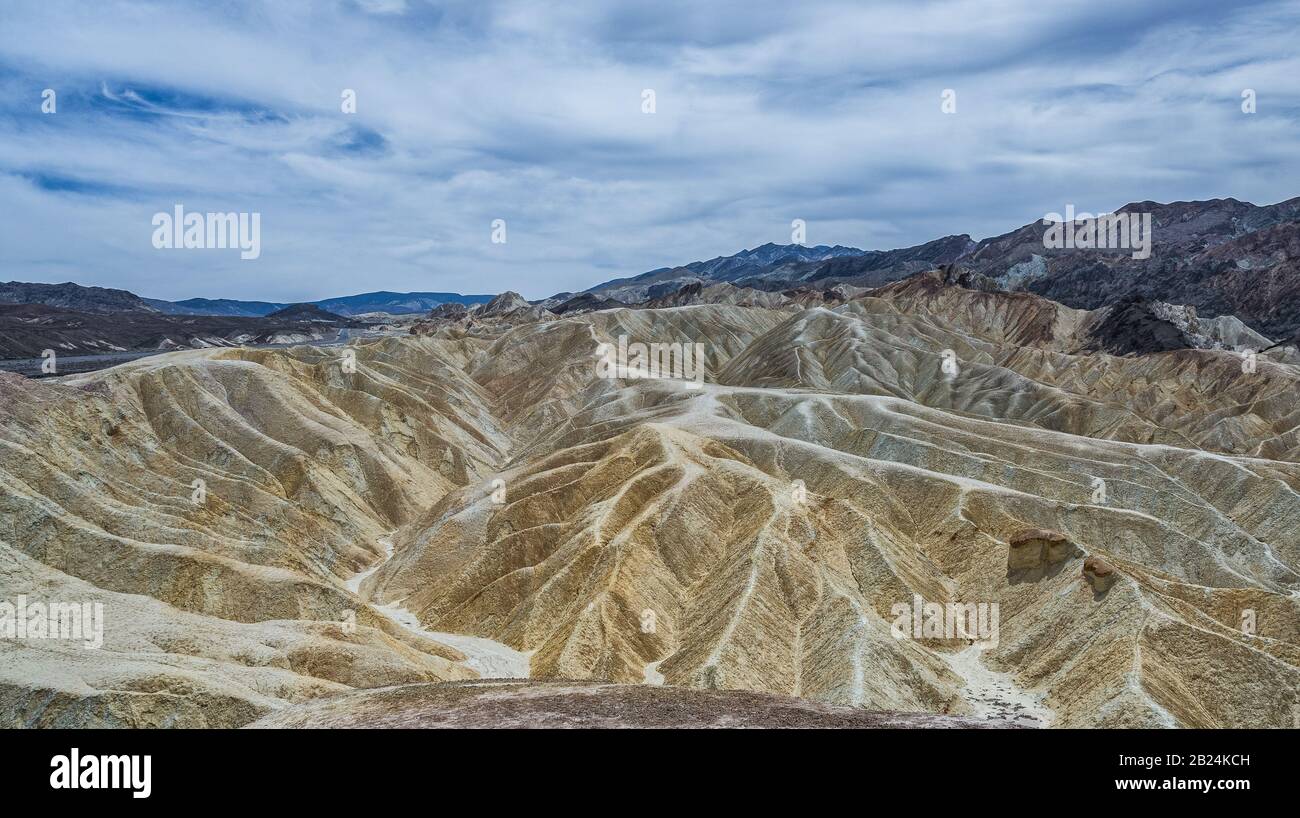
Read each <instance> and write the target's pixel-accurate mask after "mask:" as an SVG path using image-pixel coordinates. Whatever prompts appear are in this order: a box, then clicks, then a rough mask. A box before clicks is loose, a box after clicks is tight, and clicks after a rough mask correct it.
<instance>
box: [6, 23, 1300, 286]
mask: <svg viewBox="0 0 1300 818" xmlns="http://www.w3.org/2000/svg"><path fill="white" fill-rule="evenodd" d="M1297 24H1300V10H1298V9H1297V7H1296V5H1295V4H1294V3H1290V2H1256V3H1238V4H1223V3H1217V2H1216V3H1209V2H1185V1H1180V2H1172V0H1170V1H1168V2H1153V3H1145V4H1131V3H1122V2H1064V3H1055V4H1050V5H1043V4H1038V3H1030V2H1003V3H994V4H990V3H973V2H965V1H964V0H962V1H959V2H928V3H916V2H907V3H903V2H898V3H879V4H872V5H871V6H870V7H869V8H864V7H860V6H859V5H857V4H847V3H805V4H797V5H794V4H782V5H775V4H774V5H773V7H772V8H770V9H765V10H764V9H754V8H752V7H751V4H747V3H698V2H694V3H686V2H682V3H665V2H645V3H618V4H614V3H581V2H578V3H570V4H564V6H563V7H562V8H558V9H550V10H547V9H544V8H541V7H539V6H538V4H535V3H524V2H472V3H471V2H463V3H461V2H452V3H428V2H422V1H421V0H406V2H400V1H399V0H366V1H365V2H362V1H361V0H357V1H356V2H351V1H349V2H335V3H307V2H278V3H241V2H228V3H222V4H209V3H192V4H178V3H170V2H169V3H153V2H103V3H95V4H76V5H75V6H74V5H55V4H49V3H44V2H16V3H6V4H5V5H4V7H3V8H2V9H0V32H2V33H0V94H2V95H3V99H4V100H5V102H4V107H3V109H0V196H2V197H3V200H4V201H5V202H6V204H7V205H8V207H7V208H6V214H5V218H4V219H3V220H0V248H2V249H0V263H2V265H3V275H4V277H5V278H12V279H18V280H29V281H64V280H74V281H77V282H79V283H83V284H97V285H101V286H115V287H124V288H127V289H131V290H133V291H135V292H138V293H140V294H142V295H147V296H151V297H160V298H186V297H192V296H208V297H239V298H260V299H267V300H277V301H288V300H300V299H313V298H321V297H326V296H332V295H338V294H340V293H346V292H355V291H362V290H367V289H389V290H459V291H464V292H485V291H486V292H495V291H500V290H504V289H515V290H518V291H520V292H523V293H524V294H525V295H528V296H530V297H540V296H544V295H549V294H551V293H554V292H557V291H561V290H577V289H582V288H585V287H587V286H590V285H592V284H595V283H597V282H598V281H601V280H604V279H608V278H612V277H616V276H621V275H630V274H635V273H638V272H641V271H644V270H647V269H651V268H655V267H660V266H664V265H670V264H675V263H683V262H687V261H691V260H694V259H697V258H708V257H712V256H716V255H720V254H727V253H731V252H735V251H737V250H739V249H741V248H743V247H752V246H754V245H757V244H761V243H764V242H767V241H775V242H781V243H784V242H788V241H789V237H790V221H791V220H792V219H796V218H801V219H804V220H805V221H806V222H807V224H808V241H809V242H810V243H814V244H845V245H853V246H858V247H864V248H890V247H898V246H906V245H909V244H916V243H920V242H923V241H927V240H929V239H933V238H936V237H939V236H942V235H946V234H951V233H956V232H970V233H972V234H974V235H975V236H976V237H977V238H979V237H982V236H985V235H990V234H995V233H998V232H1002V231H1005V230H1009V229H1012V228H1014V227H1017V226H1019V225H1021V224H1023V223H1025V222H1026V221H1029V220H1031V219H1033V218H1036V217H1038V216H1041V215H1042V214H1043V213H1046V212H1049V211H1059V210H1061V209H1062V208H1063V207H1064V205H1065V204H1066V203H1067V202H1068V203H1074V204H1076V205H1077V206H1078V207H1079V209H1080V210H1091V211H1099V210H1106V209H1112V208H1115V207H1118V206H1119V205H1122V204H1124V203H1125V202H1128V201H1137V200H1146V199H1155V200H1176V199H1198V198H1201V199H1203V198H1213V197H1223V196H1234V197H1237V198H1241V199H1248V200H1251V201H1255V202H1256V203H1267V202H1274V201H1278V200H1281V199H1286V198H1290V197H1292V196H1295V195H1297V193H1300V191H1298V190H1296V189H1295V186H1294V185H1295V180H1296V179H1297V178H1300V177H1298V176H1297V173H1296V170H1297V161H1298V160H1297V158H1296V157H1297V156H1300V151H1297V148H1298V147H1300V144H1298V143H1300V128H1298V127H1297V125H1298V124H1300V92H1298V91H1297V90H1296V87H1295V83H1294V81H1293V79H1292V78H1293V77H1294V76H1296V75H1298V74H1300V55H1298V54H1297V49H1296V46H1295V42H1294V39H1295V38H1294V32H1295V31H1296V30H1297ZM46 88H51V89H54V90H55V91H56V92H57V95H58V96H57V100H58V112H57V113H56V114H42V113H41V109H40V105H41V92H42V90H43V89H46ZM1247 88H1249V89H1253V90H1254V91H1255V92H1256V94H1257V98H1258V111H1257V113H1255V114H1252V115H1247V114H1243V113H1242V110H1241V106H1240V101H1241V93H1242V91H1243V90H1244V89H1247ZM344 89H351V90H353V91H355V93H356V102H357V104H356V112H355V113H344V112H343V111H342V110H341V105H340V100H341V94H342V93H343V91H344ZM644 89H653V90H654V92H655V103H656V104H655V112H654V113H653V114H647V113H643V110H642V92H643V90H644ZM945 89H952V90H954V91H955V92H956V104H957V112H956V113H955V114H944V113H943V112H942V111H941V108H940V103H941V94H942V93H943V91H944V90H945ZM176 203H183V204H184V205H185V207H186V208H187V209H190V210H196V211H201V210H209V211H215V210H234V211H257V212H260V213H261V214H262V244H263V250H262V254H261V256H260V258H258V259H257V260H256V261H245V262H241V261H240V260H239V258H238V256H237V255H235V254H228V253H221V252H191V253H183V254H176V253H169V252H166V251H158V250H155V249H154V248H153V247H152V246H151V244H150V235H151V232H152V228H151V226H150V219H151V217H152V215H153V214H154V213H156V212H159V211H170V210H171V208H172V206H173V205H174V204H176ZM494 219H504V220H506V223H507V224H508V229H509V232H508V236H509V238H508V241H507V242H506V243H505V244H494V243H492V242H491V240H490V235H491V223H492V221H493V220H494Z"/></svg>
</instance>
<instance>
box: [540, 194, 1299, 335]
mask: <svg viewBox="0 0 1300 818" xmlns="http://www.w3.org/2000/svg"><path fill="white" fill-rule="evenodd" d="M1117 212H1120V213H1150V214H1151V223H1152V227H1153V238H1154V240H1153V243H1152V248H1151V255H1150V257H1149V258H1145V259H1140V258H1133V257H1132V253H1131V252H1130V251H1128V250H1081V249H1059V250H1058V249H1047V248H1045V247H1044V243H1043V236H1044V233H1045V232H1046V231H1047V230H1048V225H1047V223H1045V222H1043V221H1042V220H1038V221H1034V222H1031V223H1029V224H1027V225H1025V226H1023V227H1021V228H1019V229H1017V230H1013V231H1011V232H1009V233H1004V234H1002V235H1000V236H993V237H991V238H987V239H984V240H982V241H975V240H974V239H972V238H971V237H970V236H969V235H965V234H962V235H955V236H945V237H943V238H940V239H935V240H933V241H929V242H926V243H924V244H919V245H916V246H914V247H904V248H901V249H896V250H859V249H856V248H853V247H841V246H835V247H826V246H819V247H802V246H799V245H778V244H765V245H762V246H761V247H756V248H754V249H752V250H745V251H743V252H740V253H737V254H735V255H732V256H719V257H718V258H714V259H710V260H708V261H696V262H692V263H690V264H686V265H683V266H680V267H662V268H659V269H657V270H651V271H649V272H646V273H642V274H640V275H637V276H633V277H631V278H620V279H615V280H613V281H607V282H604V283H603V284H598V285H596V286H595V287H591V288H590V289H588V290H586V291H585V292H586V293H589V294H591V295H592V296H596V297H600V298H606V299H613V300H616V301H621V302H623V303H640V302H643V301H647V300H653V299H657V298H662V297H665V296H668V295H670V294H672V293H674V292H676V291H677V290H679V289H681V288H682V287H683V286H686V285H688V284H694V283H697V282H700V283H703V284H705V285H708V284H713V283H718V282H729V283H732V284H735V285H736V286H739V287H750V288H754V289H760V290H769V291H777V290H785V289H792V288H797V287H813V288H816V289H827V288H829V287H831V286H834V285H836V284H841V283H843V284H849V285H854V286H859V287H879V286H882V285H884V284H888V283H890V282H893V281H898V280H900V279H903V278H906V277H907V276H909V275H912V274H914V273H917V272H921V271H923V270H929V269H933V268H936V267H938V266H940V265H944V264H957V265H959V266H961V267H963V268H966V269H969V270H972V271H974V272H978V273H982V274H983V275H986V276H988V277H990V278H992V279H994V281H995V282H996V283H997V285H998V286H1000V287H1002V288H1004V289H1009V290H1026V291H1029V292H1033V293H1037V294H1039V295H1043V296H1046V297H1048V298H1051V299H1052V300H1054V301H1059V302H1061V303H1064V304H1066V305H1068V306H1072V307H1080V308H1085V309H1095V308H1097V307H1100V306H1102V305H1104V304H1109V303H1113V302H1116V301H1119V300H1121V299H1123V298H1126V297H1130V296H1134V297H1140V298H1146V299H1156V300H1160V301H1166V302H1171V303H1175V304H1187V305H1191V306H1194V307H1196V309H1197V310H1198V312H1199V313H1200V314H1201V315H1203V316H1214V315H1224V314H1235V315H1236V316H1237V317H1239V318H1241V319H1242V320H1243V321H1246V322H1247V323H1248V324H1251V325H1252V326H1254V327H1255V328H1256V329H1258V330H1260V331H1262V332H1264V333H1266V334H1273V335H1278V334H1281V333H1286V332H1291V331H1293V330H1295V329H1297V328H1300V198H1294V199H1289V200H1287V201H1285V202H1279V203H1278V204H1273V205H1266V206H1258V205H1254V204H1251V203H1249V202H1242V201H1238V200H1236V199H1211V200H1209V201H1196V202H1172V203H1169V204H1160V203H1158V202H1149V201H1148V202H1135V203H1132V204H1128V205H1125V206H1124V207H1122V208H1120V209H1119V210H1118V211H1117ZM572 295H573V294H572V293H561V294H559V295H557V296H554V297H553V298H551V299H547V300H546V301H545V302H542V303H543V304H547V303H548V302H549V303H553V304H560V303H562V302H564V301H565V300H567V299H569V298H571V297H572Z"/></svg>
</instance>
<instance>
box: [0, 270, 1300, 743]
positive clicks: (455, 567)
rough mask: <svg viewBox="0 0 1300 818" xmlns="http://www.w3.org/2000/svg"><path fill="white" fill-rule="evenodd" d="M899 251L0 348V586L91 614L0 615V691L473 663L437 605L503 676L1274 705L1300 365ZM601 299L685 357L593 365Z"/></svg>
mask: <svg viewBox="0 0 1300 818" xmlns="http://www.w3.org/2000/svg"><path fill="white" fill-rule="evenodd" d="M935 281H936V280H935V279H934V278H933V277H930V278H922V279H915V280H911V281H908V282H902V283H901V284H900V285H895V286H891V287H888V288H885V289H883V290H879V291H876V292H874V293H870V294H868V295H866V296H864V297H860V298H856V299H854V300H851V301H848V302H846V303H841V304H838V305H828V306H814V307H809V308H804V307H798V306H795V307H791V306H789V305H784V306H782V307H781V308H779V309H777V308H769V307H764V306H742V305H738V304H694V305H688V306H672V307H665V308H661V309H639V310H638V309H613V310H603V311H598V312H588V313H581V314H575V315H564V316H560V317H556V316H553V315H549V314H545V315H543V314H542V313H544V311H540V310H536V309H535V308H523V307H521V308H520V309H519V310H515V311H514V313H510V312H504V313H503V314H502V315H499V316H492V317H491V318H490V319H489V320H486V321H480V322H477V323H476V324H475V325H474V326H472V327H467V326H466V325H464V324H460V323H457V322H455V321H447V322H444V323H443V324H441V325H439V326H435V327H433V328H432V329H431V330H429V332H428V333H427V334H424V335H418V336H413V337H409V338H390V339H385V340H383V341H379V342H372V343H362V344H357V345H353V346H351V347H348V348H346V349H342V350H340V349H330V350H320V349H312V348H307V347H300V348H294V349H290V350H257V351H253V350H240V349H227V350H203V351H195V352H183V353H175V354H170V355H165V356H159V357H155V358H151V359H148V360H146V361H140V362H136V363H133V364H128V365H125V366H121V367H117V368H115V369H111V370H106V371H103V372H98V373H94V374H90V375H83V376H74V377H66V378H60V379H49V380H46V381H39V382H37V381H26V380H24V379H22V378H19V377H16V376H12V377H4V376H0V377H4V380H3V382H2V383H0V410H2V411H3V413H4V415H3V417H4V420H3V432H2V434H0V489H2V492H0V520H2V522H0V598H4V599H11V600H12V599H13V598H15V597H16V596H18V595H19V594H27V595H29V596H33V597H35V596H42V597H48V598H51V599H67V600H77V601H81V600H91V599H93V600H96V601H102V602H103V603H104V606H105V617H106V626H105V631H104V646H103V647H102V648H101V649H99V650H86V649H85V648H84V647H83V646H82V645H81V644H79V643H75V642H69V641H64V640H43V641H39V640H26V641H22V640H12V639H4V640H0V652H2V653H3V657H4V661H3V663H0V668H2V669H0V713H2V714H4V723H6V724H9V725H53V724H61V725H77V724H109V725H204V724H206V725H223V726H224V725H239V724H244V723H248V722H251V721H253V720H254V719H257V718H259V717H262V716H266V715H268V714H272V713H274V712H277V711H279V710H282V709H284V708H286V707H287V706H289V705H291V704H295V703H301V702H306V701H308V700H314V699H319V698H321V697H327V696H332V695H335V694H337V693H341V692H345V691H347V690H349V689H354V688H375V687H383V686H389V685H398V684H407V683H417V682H436V681H444V680H454V679H467V678H473V677H474V676H475V675H478V671H479V670H481V669H483V668H485V667H490V665H488V664H483V663H482V662H478V663H477V664H476V662H475V658H476V657H475V656H473V655H470V654H473V653H474V651H476V650H478V645H479V644H480V643H477V642H465V641H463V640H460V639H458V638H457V637H454V636H452V635H456V634H459V635H462V636H474V637H480V638H482V639H488V640H492V641H493V642H495V643H499V644H500V645H501V646H502V650H503V651H505V653H504V654H503V655H505V657H506V660H507V665H508V663H509V662H513V661H515V658H516V657H522V661H524V662H526V664H527V667H528V672H529V674H530V675H531V676H532V677H534V678H548V677H560V678H571V679H597V680H607V681H612V682H619V683H650V684H667V685H677V686H685V687H692V688H710V689H718V690H727V689H746V690H754V691H764V692H772V693H782V694H793V695H796V696H800V697H804V698H808V699H814V700H818V701H821V702H824V703H828V704H835V705H850V706H856V707H863V708H867V709H870V710H877V711H880V710H884V711H912V712H927V713H946V714H954V715H969V716H975V717H983V716H986V715H988V714H989V713H990V712H991V711H1007V712H1010V711H1015V712H1014V713H1013V716H1012V717H1013V718H1018V719H1020V718H1022V714H1023V718H1022V720H1023V721H1025V722H1027V723H1032V724H1042V725H1053V726H1139V725H1142V726H1146V725H1150V726H1196V727H1216V726H1282V725H1286V726H1290V725H1292V724H1293V719H1294V718H1295V714H1296V712H1298V711H1297V701H1298V700H1297V694H1296V691H1297V690H1298V689H1300V574H1297V568H1298V567H1300V535H1298V534H1297V531H1300V498H1298V497H1297V491H1300V465H1298V463H1297V453H1298V452H1300V439H1298V438H1297V426H1298V425H1300V416H1298V415H1297V412H1298V410H1297V401H1296V395H1297V386H1300V383H1298V381H1300V369H1297V367H1295V366H1293V365H1290V364H1286V363H1281V362H1280V361H1281V360H1282V359H1280V358H1277V359H1275V358H1273V357H1270V356H1272V355H1273V353H1269V354H1267V355H1260V356H1259V357H1258V358H1257V359H1252V365H1251V366H1249V367H1246V366H1243V357H1242V356H1241V355H1239V354H1237V353H1235V352H1232V351H1228V350H1202V349H1178V350H1174V351H1170V352H1160V353H1153V354H1137V355H1130V356H1126V357H1117V356H1114V355H1110V354H1107V353H1105V352H1101V351H1096V345H1095V344H1093V343H1091V341H1092V340H1094V339H1095V337H1096V328H1097V327H1098V326H1099V325H1100V323H1101V322H1102V321H1103V320H1104V318H1105V316H1104V315H1100V314H1098V313H1089V312H1086V311H1080V310H1072V309H1069V308H1066V307H1063V306H1061V305H1058V304H1055V303H1054V302H1050V301H1046V300H1045V299H1042V298H1040V297H1038V296H1034V295H1030V294H1027V293H1001V292H981V291H978V290H972V289H965V288H963V287H959V286H951V285H944V284H943V283H942V282H940V283H939V284H936V283H935ZM620 336H626V338H627V339H630V340H631V341H633V342H643V343H651V342H654V343H683V344H702V345H703V348H704V349H705V351H706V357H707V361H708V367H707V375H706V377H705V378H704V383H703V384H702V385H701V386H699V388H692V386H693V384H691V383H689V382H687V381H683V380H673V379H623V380H615V379H606V378H602V377H597V367H596V366H595V363H596V361H597V356H598V352H599V350H600V349H601V347H600V346H599V345H600V344H602V343H606V344H611V345H617V344H618V340H619V338H620ZM195 481H202V482H201V483H198V484H196V482H195ZM196 485H199V486H202V488H203V500H202V502H196V500H195V492H196V488H195V486H196ZM1030 530H1045V531H1047V532H1051V533H1052V535H1053V536H1059V537H1062V538H1064V539H1063V540H1062V542H1066V543H1068V547H1064V548H1062V549H1059V553H1054V556H1052V557H1050V558H1046V559H1040V560H1039V561H1038V562H1035V561H1034V560H1033V559H1026V558H1025V557H1024V556H1023V553H1022V552H1018V553H1021V556H1015V555H1013V554H1012V551H1013V550H1014V549H1013V548H1012V546H1011V543H1012V542H1013V541H1017V538H1018V537H1022V535H1023V533H1024V532H1025V531H1030ZM381 540H383V542H382V543H381ZM1053 542H1055V541H1053ZM386 545H387V546H391V556H390V555H389V553H388V549H387V548H386ZM1049 550H1050V549H1049ZM1044 553H1046V552H1044ZM1085 562H1087V563H1088V569H1087V570H1086V571H1085ZM918 597H919V598H921V599H923V600H927V601H933V602H939V603H945V602H959V603H972V604H996V605H997V606H998V609H999V611H1000V627H999V629H998V634H997V640H996V644H992V643H982V644H980V645H974V646H972V645H970V644H969V640H965V639H959V638H938V639H935V638H901V639H900V638H896V637H897V636H898V634H897V633H895V632H894V630H893V629H892V628H891V625H892V624H893V623H894V622H895V619H896V617H897V614H896V613H895V612H894V609H895V606H897V605H899V604H904V605H906V606H910V605H911V604H912V603H913V600H914V599H916V598H918ZM1247 620H1249V623H1250V624H1249V627H1247V626H1246V625H1245V624H1244V623H1245V622H1246V621H1247ZM403 623H405V624H403ZM438 634H443V635H445V636H444V637H443V641H439V636H438ZM467 652H468V654H467ZM476 668H477V669H476Z"/></svg>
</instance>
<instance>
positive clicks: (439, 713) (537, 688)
mask: <svg viewBox="0 0 1300 818" xmlns="http://www.w3.org/2000/svg"><path fill="white" fill-rule="evenodd" d="M1005 726H1008V725H1005V724H1003V723H999V722H989V721H983V720H980V719H968V718H959V717H956V716H942V715H933V714H929V713H878V712H870V711H867V710H859V709H857V708H852V707H836V706H833V705H827V704H821V703H819V702H813V701H808V700H807V699H796V698H794V697H792V696H780V695H775V694H771V693H754V692H751V691H745V690H729V691H717V690H685V689H681V688H671V687H648V686H644V685H615V684H602V683H599V682H575V681H557V682H525V681H517V680H515V681H512V680H502V681H490V682H451V683H446V684H433V685H430V684H423V685H406V686H403V687H390V688H383V689H380V690H365V691H358V692H355V693H346V694H343V695H341V696H335V697H332V698H329V699H323V700H320V701H314V702H310V703H308V704H303V705H298V706H295V707H290V708H287V709H285V710H282V711H280V712H278V713H276V714H275V715H272V716H268V717H266V718H264V719H261V720H259V721H256V722H254V723H253V724H251V725H249V727H251V728H302V727H306V728H323V727H338V728H355V727H359V728H376V727H378V728H386V727H387V728H575V727H582V728H611V727H614V728H617V727H659V728H674V727H675V728H710V727H713V728H755V727H764V728H773V727H774V728H831V727H850V728H858V729H862V728H908V727H927V728H935V727H938V728H989V727H1005Z"/></svg>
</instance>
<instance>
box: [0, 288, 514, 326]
mask: <svg viewBox="0 0 1300 818" xmlns="http://www.w3.org/2000/svg"><path fill="white" fill-rule="evenodd" d="M491 300H492V296H491V295H461V294H460V293H426V292H420V293H395V292H388V291H386V290H385V291H379V292H373V293H361V294H360V295H349V296H344V297H341V298H326V299H322V300H320V301H308V302H302V303H306V304H310V305H312V306H316V307H319V308H321V309H322V310H325V311H326V312H331V313H334V314H336V315H343V316H353V315H361V314H364V313H369V312H387V313H392V314H396V315H403V314H410V313H423V312H428V311H429V310H431V309H433V308H434V307H436V306H438V305H439V304H447V303H455V304H484V303H487V302H488V301H491ZM0 303H11V304H44V305H45V306H47V307H62V308H64V309H70V310H76V311H78V312H96V313H117V312H151V313H162V314H164V315H220V316H234V317H244V318H260V317H262V316H266V315H270V314H271V313H274V312H276V311H277V310H283V309H285V308H286V307H290V306H293V305H294V303H296V302H284V303H276V302H271V301H238V300H234V299H229V298H216V299H212V298H188V299H186V300H184V301H163V300H161V299H157V298H141V297H140V296H138V295H136V294H135V293H132V292H128V291H126V290H115V289H108V288H104V287H85V286H82V285H80V284H74V283H72V282H66V283H63V284H27V283H23V282H19V281H10V282H8V283H0Z"/></svg>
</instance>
